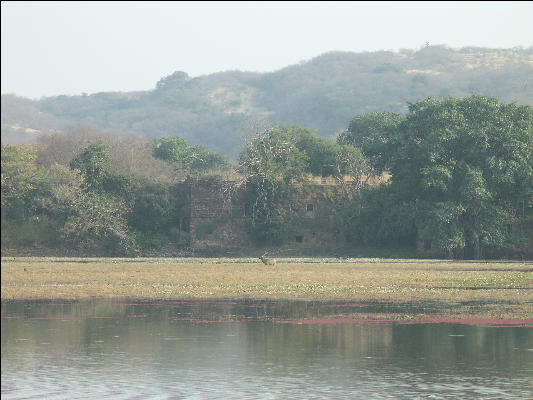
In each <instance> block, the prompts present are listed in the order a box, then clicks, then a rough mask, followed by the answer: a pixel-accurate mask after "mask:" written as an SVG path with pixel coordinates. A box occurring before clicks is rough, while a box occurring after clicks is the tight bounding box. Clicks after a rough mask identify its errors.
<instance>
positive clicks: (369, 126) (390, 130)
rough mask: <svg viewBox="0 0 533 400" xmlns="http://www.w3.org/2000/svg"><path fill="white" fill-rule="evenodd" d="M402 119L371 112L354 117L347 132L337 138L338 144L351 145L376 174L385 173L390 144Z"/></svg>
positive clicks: (388, 160) (399, 116)
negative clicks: (358, 150) (360, 152)
mask: <svg viewBox="0 0 533 400" xmlns="http://www.w3.org/2000/svg"><path fill="white" fill-rule="evenodd" d="M402 120H403V117H402V116H401V115H400V114H397V113H393V112H372V113H368V114H363V115H356V116H355V117H353V119H352V120H351V122H350V125H349V127H348V130H346V131H344V132H343V133H341V134H340V135H339V137H338V138H337V142H338V143H339V144H344V145H347V144H350V145H353V146H355V147H357V148H359V149H361V151H362V152H363V154H364V155H365V157H367V158H368V160H369V162H370V164H371V166H372V167H373V168H374V170H375V173H376V174H378V175H379V174H381V173H382V172H383V171H386V170H387V169H388V167H389V164H390V156H391V155H392V153H393V152H394V149H391V148H390V143H391V140H392V138H393V137H394V134H395V132H396V131H397V128H398V126H399V124H400V123H401V122H402Z"/></svg>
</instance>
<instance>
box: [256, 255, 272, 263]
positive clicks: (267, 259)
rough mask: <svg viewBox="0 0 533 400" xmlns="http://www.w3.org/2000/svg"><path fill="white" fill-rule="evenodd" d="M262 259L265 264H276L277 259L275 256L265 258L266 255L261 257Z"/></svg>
mask: <svg viewBox="0 0 533 400" xmlns="http://www.w3.org/2000/svg"><path fill="white" fill-rule="evenodd" d="M259 259H260V260H261V261H263V264H265V265H276V259H275V258H265V256H264V255H262V256H261V257H259Z"/></svg>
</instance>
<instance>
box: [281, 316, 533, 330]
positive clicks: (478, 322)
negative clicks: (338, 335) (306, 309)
mask: <svg viewBox="0 0 533 400" xmlns="http://www.w3.org/2000/svg"><path fill="white" fill-rule="evenodd" d="M276 322H278V323H280V324H297V325H320V324H398V325H414V324H460V325H472V326H490V327H527V328H533V319H497V318H471V319H462V318H449V317H424V318H421V319H414V320H394V319H371V318H351V317H339V318H323V319H307V320H306V319H302V320H292V321H276Z"/></svg>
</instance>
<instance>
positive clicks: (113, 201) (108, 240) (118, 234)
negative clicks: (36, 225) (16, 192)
mask: <svg viewBox="0 0 533 400" xmlns="http://www.w3.org/2000/svg"><path fill="white" fill-rule="evenodd" d="M86 188H87V182H86V176H85V175H84V174H83V173H81V171H79V170H78V169H73V170H70V169H68V168H67V167H65V166H62V165H57V164H55V165H52V166H51V167H50V168H48V169H47V170H46V171H45V173H44V176H43V179H42V181H41V184H40V186H39V191H38V193H37V194H36V196H35V202H36V204H37V210H38V212H39V214H40V215H45V216H47V218H49V219H50V220H53V221H55V222H56V223H57V225H58V226H59V233H60V235H61V240H62V242H63V244H68V245H70V246H71V247H72V248H77V249H82V250H84V251H86V252H87V253H89V254H94V253H95V252H96V253H101V252H103V253H104V254H108V255H132V254H134V252H135V241H134V237H133V236H132V234H131V232H130V231H129V229H128V226H127V223H126V215H127V213H128V210H129V206H128V204H127V203H126V202H124V200H122V199H121V198H120V197H119V196H115V195H113V194H108V193H101V192H96V191H87V190H86Z"/></svg>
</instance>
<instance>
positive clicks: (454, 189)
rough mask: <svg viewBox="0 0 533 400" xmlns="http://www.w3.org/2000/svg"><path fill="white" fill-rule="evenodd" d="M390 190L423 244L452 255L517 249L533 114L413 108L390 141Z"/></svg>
mask: <svg viewBox="0 0 533 400" xmlns="http://www.w3.org/2000/svg"><path fill="white" fill-rule="evenodd" d="M392 148H394V149H396V151H395V153H394V156H393V157H392V160H391V165H390V171H391V173H392V185H391V188H390V189H391V190H392V191H393V192H394V193H395V196H396V198H397V204H398V206H403V207H407V208H408V209H409V210H412V213H411V220H412V221H414V222H415V223H416V226H417V228H418V235H419V237H420V238H422V239H425V240H429V241H431V242H433V243H434V244H435V245H436V246H437V247H438V248H440V249H443V251H445V252H446V254H448V255H449V256H452V255H453V253H454V252H457V251H461V252H462V251H463V249H464V253H465V256H466V257H473V256H475V257H479V256H480V255H481V250H482V248H483V247H488V248H502V247H506V246H511V245H512V244H513V239H515V238H514V237H513V235H512V234H511V233H510V231H509V227H510V226H512V224H515V223H517V222H518V221H519V220H520V218H522V217H524V210H528V209H529V210H530V209H531V206H532V201H533V199H532V196H533V110H532V108H531V107H530V106H517V105H515V104H502V103H499V102H498V100H496V99H493V98H488V97H484V96H477V95H476V96H471V97H468V98H464V99H455V98H447V99H440V100H434V99H427V100H422V101H418V102H416V103H414V104H410V106H409V114H408V115H407V117H406V119H405V120H404V121H403V122H402V123H401V125H400V126H399V132H398V135H397V136H395V139H394V140H393V142H392Z"/></svg>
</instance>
